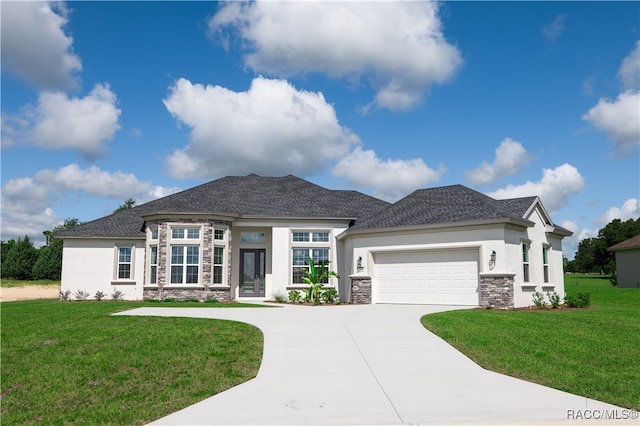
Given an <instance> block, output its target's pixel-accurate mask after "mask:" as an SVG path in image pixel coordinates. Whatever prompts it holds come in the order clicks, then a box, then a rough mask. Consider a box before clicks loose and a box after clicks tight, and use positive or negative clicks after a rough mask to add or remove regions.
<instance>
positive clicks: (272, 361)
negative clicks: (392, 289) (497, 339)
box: [119, 305, 637, 425]
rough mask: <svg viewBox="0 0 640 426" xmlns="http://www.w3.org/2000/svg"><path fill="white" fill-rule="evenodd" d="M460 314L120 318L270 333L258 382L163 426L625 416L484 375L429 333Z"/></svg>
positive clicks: (375, 310) (299, 311)
mask: <svg viewBox="0 0 640 426" xmlns="http://www.w3.org/2000/svg"><path fill="white" fill-rule="evenodd" d="M451 309H459V307H447V306H414V305H410V306H400V305H355V306H354V305H347V306H322V307H308V306H292V305H286V306H282V307H278V308H273V309H264V308H255V309H253V308H247V309H207V308H140V309H135V310H132V311H128V312H124V313H121V314H119V315H143V316H174V317H197V318H219V319H229V320H237V321H242V322H247V323H249V324H253V325H255V326H257V327H259V328H260V329H261V330H262V331H263V333H264V341H265V347H264V358H263V361H262V365H261V366H260V371H259V372H258V376H257V377H256V378H255V379H253V380H250V381H248V382H246V383H243V384H241V385H239V386H236V387H234V388H232V389H229V390H227V391H225V392H222V393H220V394H218V395H215V396H213V397H211V398H208V399H206V400H204V401H201V402H199V403H197V404H194V405H192V406H190V407H187V408H185V409H183V410H181V411H178V412H176V413H174V414H171V415H169V416H167V417H164V418H161V419H159V420H157V421H156V422H154V423H153V424H175V425H187V424H188V425H192V424H225V425H233V424H256V425H262V424H271V425H286V424H301V425H307V424H323V425H333V424H389V425H393V424H500V423H503V424H504V423H508V424H512V423H516V422H517V423H529V424H530V423H552V424H553V423H557V422H562V421H566V420H567V417H570V418H576V416H578V417H579V416H580V415H582V416H585V415H591V416H593V415H594V414H593V413H594V411H590V410H601V411H600V413H613V415H616V416H622V415H623V413H622V409H621V408H619V407H615V406H612V405H609V404H604V403H601V402H598V401H594V400H590V399H587V398H584V397H580V396H576V395H572V394H568V393H565V392H561V391H558V390H555V389H551V388H548V387H545V386H540V385H537V384H533V383H529V382H525V381H522V380H518V379H514V378H511V377H508V376H504V375H501V374H497V373H493V372H490V371H487V370H484V369H483V368H481V367H479V366H478V365H477V364H475V363H474V362H473V361H471V360H470V359H469V358H467V357H466V356H464V355H462V354H461V353H460V352H458V351H457V350H456V349H454V348H453V347H452V346H450V345H449V344H447V343H446V342H444V341H443V340H442V339H440V338H439V337H437V336H435V335H434V334H432V333H430V332H428V331H427V330H425V329H424V328H423V327H422V325H421V324H420V321H419V319H420V317H421V316H422V315H424V314H427V313H433V312H439V311H444V310H451ZM605 410H606V411H605ZM607 415H608V414H607ZM601 416H602V414H601ZM636 422H637V420H636Z"/></svg>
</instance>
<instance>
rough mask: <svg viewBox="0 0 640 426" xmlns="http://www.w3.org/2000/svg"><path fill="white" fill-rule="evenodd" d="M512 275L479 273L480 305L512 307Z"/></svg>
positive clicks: (502, 307)
mask: <svg viewBox="0 0 640 426" xmlns="http://www.w3.org/2000/svg"><path fill="white" fill-rule="evenodd" d="M513 277H514V276H513V275H485V276H483V275H481V276H480V306H481V307H483V308H497V309H513V306H514V302H513V283H514V281H513Z"/></svg>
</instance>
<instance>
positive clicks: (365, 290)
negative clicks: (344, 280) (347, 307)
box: [349, 275, 371, 304]
mask: <svg viewBox="0 0 640 426" xmlns="http://www.w3.org/2000/svg"><path fill="white" fill-rule="evenodd" d="M349 279H351V303H358V304H365V303H371V277H370V276H368V275H349Z"/></svg>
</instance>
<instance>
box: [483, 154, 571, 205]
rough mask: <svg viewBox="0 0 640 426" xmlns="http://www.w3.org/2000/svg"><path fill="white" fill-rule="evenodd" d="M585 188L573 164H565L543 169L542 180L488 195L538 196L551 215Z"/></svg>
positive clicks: (505, 196) (509, 186)
mask: <svg viewBox="0 0 640 426" xmlns="http://www.w3.org/2000/svg"><path fill="white" fill-rule="evenodd" d="M583 188H584V178H583V177H582V175H581V174H580V172H578V169H576V168H575V167H574V166H572V165H571V164H567V163H565V164H563V165H561V166H558V167H556V168H555V169H543V170H542V179H540V181H538V182H531V181H528V182H526V183H524V184H522V185H507V186H506V187H505V188H502V189H498V190H497V191H493V192H490V193H488V194H487V195H489V196H490V197H493V198H497V199H506V198H518V197H529V196H535V195H537V196H538V197H540V199H541V200H542V203H543V204H544V206H545V208H546V209H547V211H548V212H549V213H550V214H553V213H555V212H556V211H558V210H559V209H561V208H562V207H564V206H565V205H566V204H567V201H568V198H569V197H570V196H571V195H574V194H577V193H579V192H580V191H582V189H583Z"/></svg>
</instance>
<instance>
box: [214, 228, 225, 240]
mask: <svg viewBox="0 0 640 426" xmlns="http://www.w3.org/2000/svg"><path fill="white" fill-rule="evenodd" d="M213 239H214V240H224V229H214V230H213Z"/></svg>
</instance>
